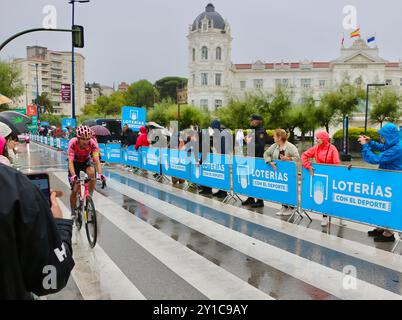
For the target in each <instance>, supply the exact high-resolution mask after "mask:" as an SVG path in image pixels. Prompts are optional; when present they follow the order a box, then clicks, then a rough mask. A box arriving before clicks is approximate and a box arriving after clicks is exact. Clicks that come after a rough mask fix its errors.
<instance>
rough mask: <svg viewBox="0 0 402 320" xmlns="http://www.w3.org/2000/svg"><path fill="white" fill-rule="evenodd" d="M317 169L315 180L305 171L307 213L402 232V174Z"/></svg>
mask: <svg viewBox="0 0 402 320" xmlns="http://www.w3.org/2000/svg"><path fill="white" fill-rule="evenodd" d="M314 168H315V170H314V176H313V177H312V176H310V174H309V172H308V170H306V169H303V179H302V203H301V206H302V208H303V209H305V210H311V211H315V212H320V213H324V214H328V215H330V216H335V217H339V218H344V219H347V220H352V221H356V222H361V223H365V224H369V225H374V226H378V227H383V228H389V229H391V230H395V231H402V172H395V171H383V170H372V169H362V168H352V169H351V170H348V169H347V167H341V166H328V165H318V164H314Z"/></svg>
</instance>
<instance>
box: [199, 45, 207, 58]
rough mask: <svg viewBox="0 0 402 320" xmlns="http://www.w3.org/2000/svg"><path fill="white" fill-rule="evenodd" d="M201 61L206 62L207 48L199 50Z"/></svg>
mask: <svg viewBox="0 0 402 320" xmlns="http://www.w3.org/2000/svg"><path fill="white" fill-rule="evenodd" d="M201 59H202V60H208V48H207V47H205V46H204V47H202V49H201Z"/></svg>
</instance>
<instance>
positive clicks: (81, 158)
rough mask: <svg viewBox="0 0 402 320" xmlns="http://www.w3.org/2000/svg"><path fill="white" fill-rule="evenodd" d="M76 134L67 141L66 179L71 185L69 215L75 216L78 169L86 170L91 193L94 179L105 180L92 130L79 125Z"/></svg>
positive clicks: (93, 187)
mask: <svg viewBox="0 0 402 320" xmlns="http://www.w3.org/2000/svg"><path fill="white" fill-rule="evenodd" d="M76 132H77V136H76V137H75V138H73V139H71V140H70V142H69V143H68V152H67V154H68V179H69V181H70V186H71V190H72V192H71V195H70V206H71V216H72V217H73V218H75V216H76V205H77V192H78V187H79V184H77V183H76V182H77V180H78V177H77V175H79V174H80V171H84V172H86V174H87V175H88V178H89V179H90V181H89V184H88V185H89V192H90V194H92V193H93V190H94V189H95V182H96V180H97V179H98V180H101V181H106V178H105V177H104V176H103V175H102V166H101V163H100V161H99V147H98V144H97V142H96V141H95V140H94V139H93V138H92V134H93V132H92V130H91V129H90V128H89V127H87V126H80V127H78V128H77V131H76ZM91 157H92V160H93V161H94V162H95V165H96V170H97V172H98V173H97V175H96V178H95V170H94V168H93V166H92V164H91Z"/></svg>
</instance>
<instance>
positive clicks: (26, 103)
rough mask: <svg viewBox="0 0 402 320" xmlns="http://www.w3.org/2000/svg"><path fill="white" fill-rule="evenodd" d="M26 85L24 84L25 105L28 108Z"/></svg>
mask: <svg viewBox="0 0 402 320" xmlns="http://www.w3.org/2000/svg"><path fill="white" fill-rule="evenodd" d="M28 104H29V103H28V83H26V84H25V105H26V107H27V108H28Z"/></svg>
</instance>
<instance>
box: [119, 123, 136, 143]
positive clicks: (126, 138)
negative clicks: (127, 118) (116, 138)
mask: <svg viewBox="0 0 402 320" xmlns="http://www.w3.org/2000/svg"><path fill="white" fill-rule="evenodd" d="M137 138H138V135H137V134H136V133H135V132H134V131H133V130H132V129H131V128H129V127H128V125H127V124H125V125H124V126H123V131H122V133H121V147H122V148H128V147H129V146H135V144H136V142H137Z"/></svg>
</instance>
